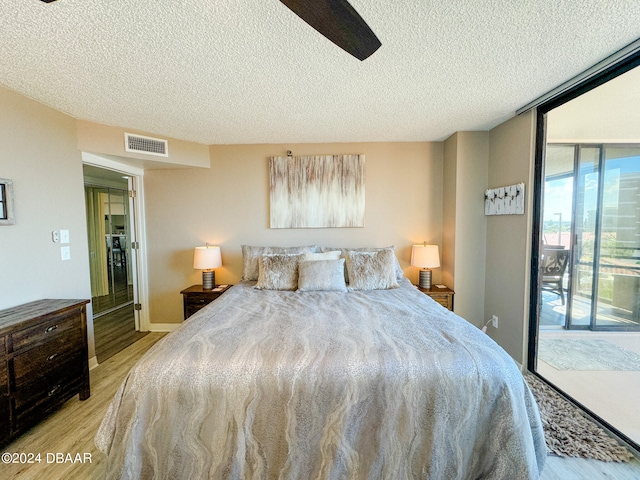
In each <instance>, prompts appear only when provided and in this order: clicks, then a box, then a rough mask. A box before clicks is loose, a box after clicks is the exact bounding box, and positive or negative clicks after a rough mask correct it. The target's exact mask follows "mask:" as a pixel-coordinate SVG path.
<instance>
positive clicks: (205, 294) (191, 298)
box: [180, 285, 231, 320]
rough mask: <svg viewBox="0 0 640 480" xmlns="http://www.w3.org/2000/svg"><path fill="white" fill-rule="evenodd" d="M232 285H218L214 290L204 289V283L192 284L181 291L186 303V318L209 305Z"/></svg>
mask: <svg viewBox="0 0 640 480" xmlns="http://www.w3.org/2000/svg"><path fill="white" fill-rule="evenodd" d="M230 288H231V285H223V286H222V287H221V286H220V285H216V286H215V288H214V289H213V290H204V289H203V288H202V285H191V286H190V287H189V288H185V289H184V290H182V291H181V292H180V293H181V294H182V298H183V303H184V319H185V320H186V319H187V318H189V317H190V316H191V315H193V314H194V313H196V312H197V311H198V310H200V309H201V308H202V307H204V306H206V305H209V304H210V303H211V302H213V301H214V300H215V299H216V298H218V297H219V296H220V295H222V294H223V293H224V292H226V291H227V290H229V289H230Z"/></svg>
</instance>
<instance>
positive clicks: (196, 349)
mask: <svg viewBox="0 0 640 480" xmlns="http://www.w3.org/2000/svg"><path fill="white" fill-rule="evenodd" d="M243 251H244V247H243ZM267 251H268V250H267ZM331 251H335V250H331ZM381 251H388V249H381V250H376V251H373V252H372V251H365V252H362V254H357V253H356V254H352V253H351V252H350V251H346V252H345V251H344V250H343V251H342V252H341V254H340V256H339V257H338V256H336V257H335V258H333V257H332V258H331V259H328V258H327V257H326V256H319V257H317V258H312V257H313V254H309V253H304V252H303V253H293V254H292V253H290V252H285V253H284V254H279V253H276V254H271V253H267V254H264V253H261V254H260V255H257V257H258V259H257V261H258V264H257V265H256V264H255V262H253V263H251V265H249V263H250V262H248V261H247V259H246V257H245V260H244V262H245V263H244V272H243V278H251V277H252V275H245V274H246V272H247V269H249V270H251V269H253V268H254V267H256V266H257V267H258V268H257V270H259V274H258V278H257V282H256V281H255V280H253V279H251V280H247V281H243V282H241V283H239V284H238V285H235V286H233V287H232V288H231V289H229V290H228V291H227V292H226V293H224V295H222V296H221V297H220V298H219V299H217V300H216V301H215V302H213V303H211V304H210V305H208V306H207V307H205V308H204V309H202V310H200V311H199V312H198V313H196V314H195V315H193V316H192V317H191V318H189V320H188V321H186V322H185V323H184V324H183V325H182V326H181V327H180V328H178V329H177V330H176V331H174V332H173V333H171V334H169V335H167V336H166V337H165V338H163V339H162V340H161V341H159V342H158V343H157V344H156V345H154V346H153V347H152V348H151V349H150V350H149V351H148V352H147V354H146V355H145V356H144V357H143V358H142V359H141V360H140V361H139V362H138V363H137V364H136V365H135V366H134V368H133V369H132V370H131V371H130V373H129V374H128V375H127V377H126V379H125V381H124V382H123V384H122V386H121V387H120V389H119V390H118V392H117V394H116V396H115V398H114V399H113V401H112V403H111V405H110V407H109V409H108V411H107V414H106V415H105V417H104V419H103V422H102V425H101V427H100V429H99V431H98V433H97V435H96V445H97V446H98V448H99V449H100V450H101V451H103V452H104V453H105V454H106V455H107V477H108V478H122V479H140V478H156V479H181V478H184V479H206V478H210V479H224V478H232V479H250V478H251V479H312V478H314V479H343V478H352V479H414V478H415V479H417V478H425V479H426V478H429V479H479V478H487V479H515V478H517V479H528V478H538V477H539V475H540V472H541V470H542V467H543V465H544V459H545V456H546V447H545V444H544V433H543V431H542V427H541V424H540V418H539V415H538V409H537V406H536V404H535V401H534V399H533V397H532V395H531V393H530V391H529V389H528V387H527V385H526V382H525V380H524V379H523V377H522V375H521V373H520V372H519V370H518V368H517V366H516V364H515V363H514V362H513V360H512V359H511V358H510V357H509V355H508V354H507V353H506V352H505V351H504V350H502V348H500V347H499V346H498V345H497V344H496V343H495V342H493V340H491V339H490V338H489V337H488V336H487V335H485V334H484V333H482V332H481V331H480V330H479V329H478V328H476V327H474V326H473V325H471V324H469V323H468V322H467V321H465V320H464V319H462V318H460V317H459V316H457V315H456V314H454V313H453V312H450V311H448V310H446V309H445V308H443V307H442V306H441V305H439V304H437V303H436V302H434V301H433V300H431V299H430V298H429V297H428V296H426V295H424V294H423V293H421V292H419V291H418V290H417V289H416V288H415V287H413V286H412V285H411V284H410V282H409V281H408V280H407V279H406V278H399V277H400V274H398V269H397V264H395V265H393V266H392V267H391V270H389V262H390V261H391V260H390V259H389V257H388V255H387V254H384V255H382V254H380V252H381ZM262 252H264V250H263V251H262ZM293 257H296V258H295V259H293ZM345 257H346V258H345ZM382 257H384V258H382ZM345 259H346V265H347V268H346V271H347V272H348V273H349V274H350V275H351V278H349V279H348V280H349V283H345V279H344V275H343V272H344V271H345V268H344V265H345ZM393 259H394V260H395V256H393ZM269 262H271V263H269ZM336 262H337V263H336ZM396 262H397V261H396ZM283 263H284V264H286V265H284V266H283ZM294 264H295V281H296V285H295V289H293V288H292V285H291V282H292V275H294V273H292V269H293V265H294ZM312 264H313V265H312ZM247 265H249V267H247ZM263 266H264V272H263ZM372 266H373V269H374V271H375V270H376V269H378V270H380V271H384V274H383V277H384V278H383V279H382V281H381V282H380V278H374V279H373V280H372V278H371V276H372V270H371V268H370V267H372ZM270 267H274V268H275V269H276V270H278V271H277V272H276V275H275V276H271V277H270V278H267V272H268V271H269V268H270ZM254 272H255V269H254ZM263 273H264V275H262V274H263ZM254 276H255V273H254ZM339 276H342V281H340V279H339V278H338V277H339ZM374 277H375V275H374ZM376 281H378V283H377V284H376ZM269 282H271V283H269ZM358 282H362V283H358ZM372 282H373V283H372ZM283 285H284V286H288V287H291V288H286V289H283V288H268V287H281V286H283ZM354 285H355V286H356V287H358V286H361V287H362V286H364V287H365V288H356V287H354ZM371 286H373V287H375V286H386V288H370V287H371ZM319 287H320V288H319ZM347 287H349V288H347Z"/></svg>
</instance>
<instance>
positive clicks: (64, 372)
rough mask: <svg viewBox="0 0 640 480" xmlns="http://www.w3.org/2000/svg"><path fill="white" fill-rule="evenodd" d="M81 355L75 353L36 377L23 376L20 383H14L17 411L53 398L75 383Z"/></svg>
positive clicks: (78, 374)
mask: <svg viewBox="0 0 640 480" xmlns="http://www.w3.org/2000/svg"><path fill="white" fill-rule="evenodd" d="M81 362H82V356H81V355H77V356H74V357H70V358H67V359H66V360H65V361H63V362H59V363H57V364H56V365H55V366H52V367H51V368H49V369H48V370H47V372H46V373H45V374H43V375H39V376H38V377H24V378H23V380H25V381H24V382H23V383H22V384H21V385H19V386H18V385H16V391H15V392H14V393H13V395H12V396H13V398H14V401H15V406H16V409H17V410H18V411H24V410H26V409H30V408H32V407H34V406H37V405H39V404H41V403H43V402H48V401H51V400H54V401H55V399H56V398H57V397H58V396H59V395H61V394H62V392H64V391H65V390H68V386H69V385H71V384H75V382H76V380H78V378H79V377H80V374H81V373H82V363H81Z"/></svg>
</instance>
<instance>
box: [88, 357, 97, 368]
mask: <svg viewBox="0 0 640 480" xmlns="http://www.w3.org/2000/svg"><path fill="white" fill-rule="evenodd" d="M98 365H99V364H98V357H96V356H95V355H94V356H93V357H91V358H90V359H89V370H93V369H94V368H96V367H97V366H98Z"/></svg>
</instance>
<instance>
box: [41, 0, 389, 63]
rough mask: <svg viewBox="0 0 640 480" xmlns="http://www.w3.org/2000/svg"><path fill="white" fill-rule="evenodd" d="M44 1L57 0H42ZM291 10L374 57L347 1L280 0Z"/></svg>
mask: <svg viewBox="0 0 640 480" xmlns="http://www.w3.org/2000/svg"><path fill="white" fill-rule="evenodd" d="M41 1H43V2H45V3H51V2H55V1H56V0H41ZM280 1H281V2H282V3H284V4H285V5H286V6H287V8H289V10H291V11H292V12H293V13H295V14H296V15H298V16H299V17H300V18H301V19H302V20H304V21H305V22H307V23H308V24H309V25H310V26H311V27H313V28H314V29H315V30H317V31H318V32H319V33H321V34H322V35H324V36H325V37H326V38H327V39H329V40H330V41H332V42H333V43H335V44H336V45H337V46H339V47H340V48H342V49H343V50H344V51H346V52H347V53H350V54H351V55H353V56H354V57H356V58H357V59H358V60H364V59H366V58H368V57H369V56H371V55H372V54H373V53H374V52H375V51H376V50H378V48H380V46H381V45H382V44H381V43H380V40H378V37H376V35H375V33H373V31H372V30H371V28H369V25H367V23H366V22H365V21H364V20H363V19H362V17H361V16H360V15H359V14H358V12H356V11H355V9H354V8H353V7H352V6H351V5H350V4H349V2H347V0H280Z"/></svg>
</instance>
